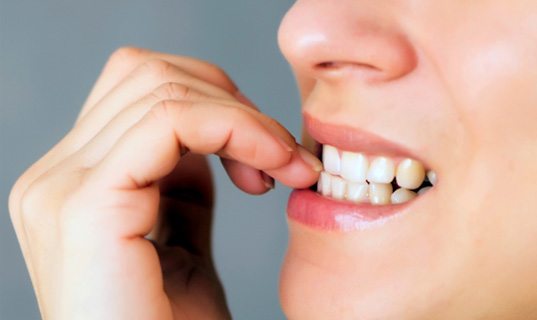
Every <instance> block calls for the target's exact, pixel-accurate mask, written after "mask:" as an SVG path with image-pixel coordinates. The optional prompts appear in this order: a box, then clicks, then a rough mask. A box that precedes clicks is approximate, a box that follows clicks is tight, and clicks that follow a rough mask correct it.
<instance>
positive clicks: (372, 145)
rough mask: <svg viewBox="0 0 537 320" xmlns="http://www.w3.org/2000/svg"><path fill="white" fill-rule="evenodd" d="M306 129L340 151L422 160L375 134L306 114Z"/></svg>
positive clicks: (410, 151) (304, 114)
mask: <svg viewBox="0 0 537 320" xmlns="http://www.w3.org/2000/svg"><path fill="white" fill-rule="evenodd" d="M303 118H304V129H305V131H306V132H307V133H308V134H309V135H310V136H311V138H313V139H314V140H315V141H316V142H318V143H320V144H329V145H331V146H334V147H336V148H338V149H340V150H344V151H352V152H361V153H365V154H368V155H378V156H387V157H393V158H401V157H404V158H413V159H415V160H420V161H422V163H424V164H425V162H424V161H423V160H422V159H420V158H421V157H420V156H419V155H418V154H415V153H414V152H413V151H412V150H410V149H408V148H406V147H404V146H402V145H399V144H397V143H394V142H392V141H389V140H387V139H385V138H383V137H381V136H379V135H377V134H375V133H371V132H368V131H365V130H363V129H359V128H354V127H350V126H346V125H339V124H335V123H330V122H324V121H321V120H319V119H317V118H315V117H314V116H313V115H311V114H309V113H307V112H304V113H303Z"/></svg>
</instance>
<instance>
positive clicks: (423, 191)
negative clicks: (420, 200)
mask: <svg viewBox="0 0 537 320" xmlns="http://www.w3.org/2000/svg"><path fill="white" fill-rule="evenodd" d="M429 190H431V187H425V188H421V189H420V190H419V191H418V196H421V195H422V194H424V193H425V192H427V191H429Z"/></svg>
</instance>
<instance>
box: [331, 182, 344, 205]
mask: <svg viewBox="0 0 537 320" xmlns="http://www.w3.org/2000/svg"><path fill="white" fill-rule="evenodd" d="M345 189H346V183H345V180H343V179H342V178H340V177H332V198H334V199H337V200H343V198H344V197H345Z"/></svg>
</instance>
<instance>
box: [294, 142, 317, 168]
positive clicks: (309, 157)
mask: <svg viewBox="0 0 537 320" xmlns="http://www.w3.org/2000/svg"><path fill="white" fill-rule="evenodd" d="M297 149H298V154H299V155H300V157H301V158H302V160H304V162H305V163H307V164H308V165H309V166H310V167H311V168H312V169H313V171H315V172H321V171H323V163H322V162H321V160H319V159H318V158H317V157H316V156H314V155H313V154H311V152H309V151H308V150H306V148H304V147H303V146H301V145H298V148H297Z"/></svg>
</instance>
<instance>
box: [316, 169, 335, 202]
mask: <svg viewBox="0 0 537 320" xmlns="http://www.w3.org/2000/svg"><path fill="white" fill-rule="evenodd" d="M317 191H319V192H320V193H321V194H322V195H323V196H325V197H330V196H331V195H332V176H331V175H330V174H329V173H327V172H324V171H323V172H321V176H320V178H319V184H318V186H317Z"/></svg>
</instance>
